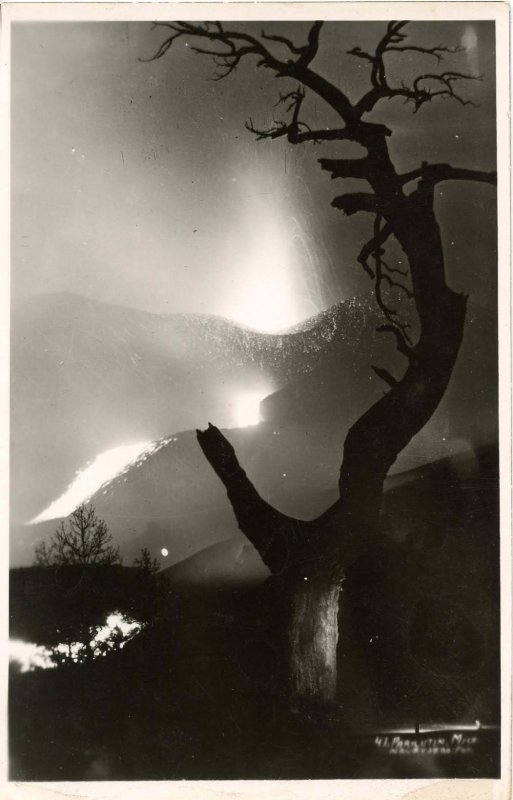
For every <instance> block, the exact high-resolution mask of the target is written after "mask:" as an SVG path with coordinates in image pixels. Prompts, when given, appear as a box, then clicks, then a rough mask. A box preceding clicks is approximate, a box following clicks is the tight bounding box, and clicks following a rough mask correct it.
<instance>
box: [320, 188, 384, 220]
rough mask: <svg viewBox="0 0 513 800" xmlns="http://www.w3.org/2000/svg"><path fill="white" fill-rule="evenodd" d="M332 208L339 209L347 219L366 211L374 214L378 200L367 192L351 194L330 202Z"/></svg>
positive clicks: (342, 195)
mask: <svg viewBox="0 0 513 800" xmlns="http://www.w3.org/2000/svg"><path fill="white" fill-rule="evenodd" d="M331 205H332V206H333V208H338V209H340V210H341V211H342V212H343V213H344V214H346V215H347V216H348V217H350V216H352V215H353V214H357V213H358V211H368V212H371V213H374V214H375V213H376V211H377V209H378V200H377V197H376V195H374V194H370V193H367V192H352V193H350V194H341V195H339V197H335V198H334V199H333V200H332V201H331Z"/></svg>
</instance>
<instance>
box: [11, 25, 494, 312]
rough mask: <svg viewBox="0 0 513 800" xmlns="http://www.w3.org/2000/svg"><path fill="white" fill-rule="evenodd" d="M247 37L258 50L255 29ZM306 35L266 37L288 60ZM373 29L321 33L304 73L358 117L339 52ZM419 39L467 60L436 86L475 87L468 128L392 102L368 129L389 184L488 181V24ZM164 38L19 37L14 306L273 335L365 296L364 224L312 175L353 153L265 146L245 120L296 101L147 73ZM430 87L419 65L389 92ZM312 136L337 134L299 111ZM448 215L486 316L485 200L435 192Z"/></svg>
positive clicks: (400, 66) (456, 261) (405, 65)
mask: <svg viewBox="0 0 513 800" xmlns="http://www.w3.org/2000/svg"><path fill="white" fill-rule="evenodd" d="M253 26H254V28H253V30H254V32H255V33H258V32H259V31H260V29H261V28H262V23H257V24H255V23H253ZM247 27H251V25H249V24H247ZM307 27H308V26H306V27H305V24H304V23H286V24H283V25H281V24H278V23H274V24H269V25H266V29H267V30H269V31H271V30H274V31H276V30H278V29H280V30H282V31H285V32H286V33H287V34H288V35H292V36H294V38H295V39H296V40H297V41H298V42H300V41H302V40H303V39H304V35H305V31H306V30H307ZM383 30H384V23H347V22H342V23H330V24H327V25H326V26H325V28H324V30H323V33H322V46H321V52H320V53H319V55H318V57H317V58H316V61H315V63H314V67H315V68H317V69H318V70H319V71H320V72H322V73H323V74H325V75H326V76H327V77H329V78H331V79H332V80H334V81H337V82H339V84H340V85H341V86H344V87H346V89H347V91H348V93H349V94H350V96H351V97H353V98H356V96H358V95H359V94H360V93H361V91H363V90H364V89H365V87H366V86H367V81H368V68H367V66H366V65H365V64H364V63H363V62H360V61H359V60H357V59H354V58H351V57H350V56H347V55H345V53H346V51H347V50H348V49H350V48H351V47H353V46H355V45H360V46H362V47H363V49H368V48H371V47H372V45H373V44H375V43H376V42H377V40H378V39H379V38H380V35H381V34H382V32H383ZM410 32H411V36H412V40H413V39H415V40H416V42H417V43H423V44H428V43H429V44H431V45H437V44H440V43H442V42H443V43H446V44H448V45H461V44H463V45H465V46H466V47H467V52H466V53H461V54H459V55H457V56H451V57H449V59H448V60H447V68H448V69H450V68H457V69H460V70H463V71H471V72H475V73H482V74H483V75H484V80H483V81H482V82H479V83H465V85H462V92H463V93H464V94H465V96H466V97H468V98H469V99H472V100H474V101H475V102H478V103H479V105H480V107H479V109H474V108H472V107H470V106H469V107H462V106H460V105H458V104H456V103H453V102H451V101H445V102H438V103H432V104H431V105H430V106H425V107H423V109H422V110H421V111H420V112H419V113H418V114H417V115H413V114H412V109H411V106H404V105H403V104H402V103H401V102H396V101H394V102H387V103H382V104H381V105H380V106H379V107H378V113H377V115H376V118H377V117H378V116H379V118H380V119H382V120H383V121H385V122H387V123H388V124H389V125H391V126H392V128H393V136H392V138H391V142H390V146H391V151H392V154H393V156H394V157H395V159H396V163H397V165H398V166H399V168H400V169H408V168H412V167H415V166H417V165H418V164H419V162H420V161H421V160H444V161H450V162H451V163H453V164H455V165H457V166H470V167H472V166H475V167H476V168H480V169H493V168H494V165H495V111H494V91H495V87H494V70H495V67H494V47H493V42H494V31H493V23H488V22H475V23H474V22H468V23H467V22H452V23H413V24H412V25H411V26H410ZM164 37H165V31H164V30H163V29H156V30H152V27H151V25H149V24H147V23H143V22H136V23H122V22H119V23H118V22H114V23H84V22H82V23H34V24H33V23H18V24H15V25H14V26H13V31H12V48H13V60H12V81H13V84H12V86H13V91H12V122H13V130H12V142H13V175H12V187H13V276H12V277H13V296H14V300H15V302H16V301H18V300H19V299H20V298H23V297H24V296H26V295H27V294H31V293H34V292H36V293H37V292H54V291H62V290H66V291H72V292H76V293H79V294H83V295H87V296H90V297H93V298H97V299H104V300H106V301H110V302H117V303H120V304H123V305H127V306H132V307H137V308H142V309H147V310H150V311H154V312H158V313H167V312H175V311H195V312H208V313H216V314H222V315H225V316H229V317H232V318H236V319H239V320H242V321H245V322H247V323H248V324H253V325H255V326H256V327H258V326H259V324H260V326H261V327H267V328H273V327H274V328H279V327H281V326H283V325H287V324H290V323H292V322H294V321H296V320H298V319H300V318H304V317H306V316H309V315H310V314H311V313H314V312H316V311H317V310H320V309H321V308H323V307H326V306H328V305H330V304H331V303H333V302H335V301H337V300H340V299H342V298H343V297H346V296H352V295H353V294H354V293H358V292H361V291H363V290H368V289H369V288H370V287H369V283H368V279H367V278H366V276H365V275H361V273H360V271H359V269H358V267H357V266H355V256H356V255H357V253H358V250H359V247H360V246H361V244H362V242H363V241H365V239H366V238H369V233H370V225H371V221H370V219H369V218H368V217H366V215H363V216H362V215H358V217H352V218H350V219H346V218H344V217H343V216H342V215H341V213H340V212H337V211H336V210H334V209H332V208H331V207H330V201H331V199H332V198H333V197H334V196H335V195H337V194H340V193H341V191H343V184H342V183H341V182H340V181H337V182H333V181H330V179H329V175H328V174H327V173H323V172H322V171H321V170H320V168H319V165H318V164H317V158H318V157H319V156H321V155H324V156H328V157H329V156H331V157H334V156H336V155H337V154H340V153H341V152H342V147H348V145H344V146H342V145H338V146H337V145H329V144H324V145H312V144H310V145H300V146H296V147H294V146H291V145H288V144H287V143H285V142H283V141H281V140H277V141H274V142H256V141H255V139H254V137H253V136H252V135H251V134H250V133H248V132H247V131H246V130H245V128H244V121H245V120H246V119H248V117H250V116H251V117H253V119H254V121H255V123H257V124H260V123H263V124H265V123H266V122H269V121H270V119H271V118H272V115H275V117H277V118H278V119H279V118H280V116H282V115H283V112H282V110H281V109H279V108H278V109H276V108H274V109H273V108H272V105H273V104H274V103H275V102H276V99H277V97H278V91H279V90H280V89H281V90H282V91H283V90H285V89H286V88H287V86H289V84H287V83H285V82H284V81H281V82H280V83H278V82H277V81H276V80H275V79H274V78H273V77H272V75H271V73H269V72H268V71H263V70H257V69H256V67H255V62H254V61H252V60H249V61H248V62H247V63H243V64H242V65H241V66H240V68H239V70H238V71H237V72H236V73H235V74H234V75H232V76H230V77H229V78H228V79H226V80H223V81H220V82H214V81H211V80H209V78H211V77H212V75H213V74H214V65H213V64H212V62H211V60H210V59H209V58H207V57H205V56H199V55H195V54H193V53H192V52H191V51H190V50H189V49H188V48H187V46H186V43H185V42H184V41H180V42H179V43H177V44H176V46H174V47H173V48H172V50H171V51H169V52H168V54H167V56H165V57H164V58H163V59H161V60H159V61H156V62H152V63H142V62H140V61H139V60H138V59H139V58H140V57H147V56H149V55H151V53H152V52H154V51H155V49H156V48H157V47H158V45H159V43H160V42H161V41H162V40H163V38H164ZM421 58H422V57H421ZM427 68H429V70H433V69H434V68H436V64H433V63H432V59H428V61H427V62H426V60H425V59H423V58H422V61H419V60H418V56H414V59H413V61H412V62H411V63H409V61H408V59H404V58H403V59H402V61H401V62H399V61H397V62H396V66H394V67H393V68H392V74H395V75H396V76H397V80H399V81H400V80H401V79H404V80H407V79H408V77H409V76H410V75H411V74H412V72H411V70H412V69H414V71H415V73H420V72H423V71H426V69H427ZM305 119H307V121H309V122H311V124H312V125H313V126H314V127H315V126H318V125H322V124H330V123H329V122H328V120H330V119H332V118H331V117H330V116H329V113H328V114H326V111H325V109H324V108H323V106H322V103H321V101H319V100H315V98H310V99H309V100H308V104H305ZM355 150H356V146H355ZM356 154H357V153H356V152H355V155H356ZM439 213H440V217H441V219H442V221H443V223H444V225H443V230H444V239H445V243H446V248H447V260H448V266H449V270H450V274H451V277H452V280H453V284H455V285H456V287H457V288H460V289H464V290H465V291H468V292H470V293H471V295H473V297H474V299H476V300H477V301H478V302H481V303H486V304H490V305H493V304H494V303H495V282H494V279H493V278H494V275H495V272H496V263H495V256H494V237H495V217H494V214H495V190H494V188H493V187H487V186H479V185H471V184H464V185H463V189H462V188H461V186H458V185H455V184H448V185H445V186H444V189H443V195H442V196H441V197H440V200H439ZM359 217H361V218H359ZM473 266H475V267H476V268H475V269H472V267H473Z"/></svg>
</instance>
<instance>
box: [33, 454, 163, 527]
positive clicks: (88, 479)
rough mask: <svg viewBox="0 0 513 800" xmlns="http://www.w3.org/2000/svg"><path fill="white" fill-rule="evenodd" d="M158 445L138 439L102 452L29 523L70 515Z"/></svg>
mask: <svg viewBox="0 0 513 800" xmlns="http://www.w3.org/2000/svg"><path fill="white" fill-rule="evenodd" d="M154 447H155V443H153V442H136V443H135V444H129V445H125V446H123V447H114V448H112V449H111V450H106V451H105V452H104V453H100V455H98V456H96V458H95V459H94V461H93V462H92V464H89V465H88V466H87V467H85V469H83V470H80V471H79V472H78V473H77V475H76V478H75V480H74V481H73V482H72V483H71V484H70V486H68V488H67V489H66V491H65V492H64V494H62V495H61V496H60V497H58V498H57V500H54V501H53V503H51V504H50V505H49V506H48V508H45V510H44V511H42V512H41V513H40V514H39V515H38V516H37V517H34V519H32V520H30V523H29V524H31V525H32V524H35V523H37V522H45V521H46V520H50V519H57V518H59V517H67V516H68V514H71V513H72V512H73V511H74V510H75V508H77V506H79V505H80V504H81V503H85V502H87V500H89V498H90V497H92V495H93V494H94V493H95V492H97V491H98V489H100V488H101V486H103V484H104V483H107V482H108V481H110V480H112V478H115V477H116V475H118V474H119V473H120V472H122V471H123V470H124V469H125V468H126V467H128V466H130V465H131V464H133V463H134V461H136V460H137V459H138V458H139V457H140V456H142V455H143V454H144V453H146V452H147V451H149V450H150V448H151V450H153V449H154Z"/></svg>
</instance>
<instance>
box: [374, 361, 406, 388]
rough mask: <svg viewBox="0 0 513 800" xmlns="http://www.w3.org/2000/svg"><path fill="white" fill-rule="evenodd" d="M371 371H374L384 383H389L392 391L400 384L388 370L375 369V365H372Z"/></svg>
mask: <svg viewBox="0 0 513 800" xmlns="http://www.w3.org/2000/svg"><path fill="white" fill-rule="evenodd" d="M371 369H373V370H374V372H375V373H376V375H377V376H378V378H381V380H382V381H385V383H387V384H388V386H390V388H391V389H393V388H394V387H395V386H397V384H398V383H399V381H397V380H396V379H395V378H394V376H393V375H392V374H391V373H390V372H389V371H388V370H387V369H383V368H382V367H375V366H374V365H371Z"/></svg>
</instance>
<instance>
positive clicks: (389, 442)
mask: <svg viewBox="0 0 513 800" xmlns="http://www.w3.org/2000/svg"><path fill="white" fill-rule="evenodd" d="M406 24H407V23H406V22H404V21H398V22H395V21H394V22H390V23H389V24H388V25H387V28H386V32H385V34H384V36H383V37H382V39H381V41H380V42H378V45H377V47H376V49H375V51H374V52H373V53H367V52H364V51H362V50H361V49H360V48H358V47H354V48H353V49H352V50H350V51H349V52H350V54H352V55H353V56H355V57H356V58H358V59H362V60H364V61H365V62H366V63H368V64H369V66H370V84H371V86H370V88H369V90H368V91H367V92H366V93H365V94H364V95H363V96H362V97H361V98H360V99H359V100H358V101H357V102H350V100H349V98H348V96H347V95H346V93H345V92H344V91H343V90H342V89H340V88H339V87H338V86H335V85H334V84H333V83H331V82H330V81H328V80H326V79H325V78H324V77H322V75H320V74H319V73H318V72H316V71H315V70H314V69H313V68H312V66H311V64H312V61H313V60H314V58H315V55H316V53H317V51H318V48H319V37H320V32H321V28H322V23H321V22H315V23H314V24H313V25H312V26H311V28H310V31H309V34H308V37H307V42H306V44H305V45H303V46H298V45H296V44H295V43H294V42H293V41H291V40H290V39H289V38H287V37H285V36H277V35H267V34H266V33H265V31H262V32H261V34H260V36H259V37H257V36H253V35H251V34H249V33H246V32H242V31H240V30H238V29H237V30H232V29H231V28H230V27H225V24H224V23H221V22H205V23H202V24H196V23H190V22H166V23H158V25H160V26H162V27H164V28H167V29H168V30H170V31H171V33H170V35H169V36H168V38H166V40H165V41H164V42H163V43H162V44H161V46H160V48H159V50H158V51H157V52H156V54H155V55H154V56H153V58H160V57H161V56H163V55H164V54H165V53H166V52H167V51H168V50H169V48H170V47H171V46H172V44H173V43H174V42H175V41H176V40H177V39H180V38H185V39H186V40H187V43H188V44H189V47H190V49H191V50H193V51H194V52H195V53H200V54H205V55H209V56H212V57H213V59H214V62H215V63H216V65H217V67H218V70H219V71H218V74H217V75H216V78H217V79H221V78H225V77H227V76H228V75H230V73H232V72H233V71H234V70H235V69H236V68H237V67H238V65H239V63H240V62H241V60H242V59H246V58H250V57H254V58H256V64H257V66H258V67H264V68H266V69H269V70H271V71H272V72H274V73H275V75H276V76H277V77H278V78H290V79H293V80H294V81H297V83H298V86H297V88H296V89H294V90H293V91H289V92H288V93H286V94H282V95H281V96H280V98H279V101H278V103H279V105H281V106H283V107H284V113H285V115H286V116H287V119H286V120H284V121H275V122H274V123H273V124H272V126H271V127H269V128H267V129H264V128H259V127H257V126H256V125H255V124H254V122H253V120H249V122H247V123H246V127H247V129H248V130H249V131H251V132H252V133H253V134H254V135H256V136H257V138H259V139H266V138H271V139H276V138H278V137H284V138H286V139H287V140H288V141H289V142H291V143H292V144H300V143H302V142H309V141H314V142H341V141H351V142H355V143H357V144H358V145H360V146H361V147H362V148H363V151H364V153H365V154H364V156H363V157H361V158H355V159H345V158H338V159H325V158H321V159H319V161H320V165H321V167H322V169H324V170H327V171H329V172H331V174H332V177H333V178H337V179H339V178H341V179H344V178H359V179H364V180H365V181H366V182H367V183H368V185H369V188H370V191H366V192H355V193H345V194H341V195H339V196H338V197H336V198H335V199H334V200H333V202H332V205H333V206H334V207H335V208H338V209H340V210H341V211H342V212H343V213H345V214H347V215H352V214H356V213H367V214H370V215H371V216H372V217H373V219H374V223H373V235H372V237H371V238H370V240H369V241H368V242H367V243H366V244H365V245H364V246H363V248H362V250H361V253H360V256H359V259H358V260H359V262H360V264H361V265H362V267H363V268H364V269H365V270H366V272H367V273H368V275H369V276H370V278H371V279H372V280H373V282H374V294H375V298H376V302H377V304H378V306H379V307H380V309H381V311H382V312H383V315H384V317H385V324H384V325H383V326H382V327H381V328H380V330H381V331H383V332H386V333H391V334H392V335H393V337H394V339H395V344H396V346H397V349H398V351H399V352H400V353H401V355H402V356H403V357H404V358H405V361H406V364H405V369H404V373H403V374H402V376H400V377H398V378H395V377H393V376H392V375H391V374H390V373H389V372H388V370H386V369H384V368H383V367H374V369H375V371H376V373H377V374H378V376H379V377H381V378H382V379H383V380H384V382H385V383H386V385H387V391H386V393H385V394H384V396H383V397H382V398H381V399H380V400H379V401H378V402H377V403H375V404H374V405H373V406H372V407H371V408H370V409H369V410H368V411H366V412H365V413H364V414H362V416H361V417H360V418H359V419H358V420H357V421H356V422H355V423H354V424H353V425H352V427H351V428H350V430H349V432H348V434H347V436H346V439H345V442H344V448H343V459H342V465H341V469H340V479H339V490H340V496H339V499H338V500H337V502H336V503H335V504H334V505H333V506H331V508H329V509H328V510H327V511H326V512H325V513H324V514H322V515H321V516H320V517H319V518H318V519H315V520H313V521H309V522H306V521H304V520H299V519H293V518H291V517H289V516H287V515H285V514H282V513H280V512H279V511H277V510H276V509H274V508H272V507H271V506H270V505H269V504H268V503H266V502H265V500H263V499H262V498H261V497H260V495H259V494H258V493H257V491H256V489H255V488H254V486H253V485H252V483H251V482H250V480H249V479H248V477H247V476H246V474H245V472H244V471H243V469H242V468H241V466H240V465H239V463H238V461H237V457H236V455H235V452H234V450H233V448H232V446H231V445H230V443H229V442H228V441H227V440H226V438H225V437H224V436H223V434H222V433H221V432H220V431H219V430H218V429H217V428H216V427H214V426H213V425H211V424H209V426H208V428H207V430H204V431H198V433H197V435H198V442H199V444H200V446H201V448H202V450H203V452H204V454H205V456H206V457H207V459H208V460H209V462H210V464H211V465H212V467H213V468H214V470H215V471H216V473H217V475H218V476H219V478H220V479H221V481H222V482H223V484H224V486H225V487H226V490H227V492H228V497H229V499H230V502H231V504H232V507H233V510H234V513H235V516H236V518H237V522H238V524H239V527H240V529H241V531H242V532H243V533H244V534H245V535H246V536H247V538H248V539H249V540H250V541H251V542H252V544H253V545H254V546H255V548H256V549H257V551H258V552H259V554H260V556H261V557H262V560H263V561H264V563H265V564H266V565H267V566H268V567H269V569H270V570H271V573H272V574H273V575H275V576H276V575H280V576H281V578H282V580H283V582H284V585H285V586H286V587H287V591H286V597H287V598H288V653H289V667H290V682H291V692H292V695H293V696H295V697H303V698H305V697H317V698H322V699H324V700H327V699H332V698H334V697H335V692H336V680H337V665H336V648H337V638H338V624H337V612H338V603H339V593H340V586H341V582H342V580H343V576H344V572H345V570H346V569H347V567H348V565H349V564H350V563H351V562H352V561H353V560H354V559H355V558H357V557H358V556H359V555H361V554H362V553H364V552H365V551H366V550H367V549H368V548H369V547H371V546H373V544H374V543H375V542H376V539H377V536H378V531H379V514H380V507H381V501H382V495H383V485H384V481H385V477H386V475H387V473H388V471H389V469H390V467H391V466H392V464H393V463H394V461H395V460H396V458H397V456H398V454H399V453H400V452H401V450H403V448H404V447H405V446H406V445H407V444H408V443H409V442H410V440H411V439H412V437H413V436H415V434H416V433H417V432H418V431H420V430H421V429H422V428H423V426H424V425H425V424H426V423H427V422H428V420H429V419H430V417H431V416H432V414H433V412H434V411H435V409H436V408H437V406H438V404H439V403H440V400H441V398H442V396H443V394H444V392H445V390H446V387H447V384H448V382H449V379H450V377H451V373H452V371H453V367H454V364H455V361H456V358H457V355H458V351H459V348H460V344H461V340H462V335H463V329H464V323H465V313H466V302H467V300H466V297H465V296H463V295H461V294H457V293H456V292H454V291H453V290H452V289H450V288H449V286H448V285H447V282H446V276H445V269H444V253H443V248H442V241H441V236H440V229H439V225H438V222H437V219H436V216H435V211H434V189H435V186H436V185H437V184H439V183H440V182H442V181H451V180H472V181H481V182H485V183H490V184H495V183H496V173H495V172H478V171H474V170H470V169H459V168H457V167H453V166H450V165H449V164H428V163H425V162H422V163H421V165H420V166H419V167H418V168H417V169H415V170H413V171H412V172H409V173H407V174H405V175H401V174H399V173H398V172H397V170H396V169H395V167H394V164H393V163H392V160H391V158H390V154H389V148H388V139H389V137H390V135H391V131H390V129H389V128H387V127H386V126H385V125H382V124H377V123H375V122H369V121H367V120H366V119H365V115H366V114H368V113H369V112H371V111H374V110H375V109H376V106H378V105H379V103H380V102H381V101H382V100H384V99H389V98H394V97H400V98H403V99H404V101H405V102H407V103H411V104H412V106H413V109H414V111H415V112H418V111H419V109H420V108H421V107H422V106H423V105H425V104H426V103H428V102H431V101H433V100H435V99H437V98H446V99H452V100H454V101H456V102H458V103H460V104H463V105H471V104H470V103H469V101H466V100H465V99H464V98H463V97H462V96H461V95H460V94H459V93H458V87H459V86H460V85H461V84H462V83H464V82H465V81H469V80H480V77H479V76H474V75H468V74H465V73H460V72H455V71H445V72H443V71H442V72H434V71H433V72H431V71H430V72H426V73H423V74H420V75H418V76H417V77H416V78H415V79H414V80H413V81H412V82H411V84H410V85H405V84H401V85H400V86H393V85H391V83H390V81H389V78H388V76H387V64H386V62H387V57H388V54H390V53H392V52H394V53H396V54H397V53H399V54H400V53H404V52H413V53H418V54H421V55H422V56H426V57H432V58H433V59H434V61H436V62H439V61H440V60H441V59H442V58H443V56H444V55H445V54H447V53H454V52H456V51H457V49H458V48H456V49H454V50H451V49H450V48H447V47H444V46H442V45H440V46H438V47H432V48H425V47H420V46H416V45H413V44H409V43H408V41H407V34H406V33H405V26H406ZM271 46H272V47H273V48H274V49H273V50H271ZM284 49H285V51H286V53H287V55H286V58H283V57H278V56H277V55H276V54H275V51H279V52H281V53H283V52H284ZM307 89H308V90H310V91H311V92H313V93H315V94H316V95H317V96H318V97H319V98H321V99H322V100H324V101H325V102H326V103H327V105H328V106H330V107H331V109H332V110H334V111H335V112H336V114H337V115H338V117H339V119H340V122H341V124H340V127H338V128H324V129H319V130H312V129H311V128H310V127H309V125H308V124H307V123H306V122H305V121H304V120H303V119H302V118H301V112H302V107H303V102H304V99H305V94H306V90H307ZM407 186H409V187H410V189H409V191H406V187H407ZM392 237H393V238H395V240H396V241H397V242H398V244H399V245H400V247H401V248H402V250H403V251H404V253H405V255H406V261H407V263H408V268H407V269H401V268H399V267H390V266H389V265H388V264H387V263H386V262H385V260H384V258H383V257H384V255H385V248H386V244H387V242H388V240H389V239H391V238H392ZM390 290H392V291H390ZM397 291H399V292H401V293H403V294H404V295H405V296H407V297H408V298H411V299H412V300H413V302H414V304H415V308H416V313H417V317H418V330H419V333H418V335H417V337H416V340H415V341H413V339H412V335H411V333H410V331H409V327H408V324H407V322H405V321H404V320H401V318H400V314H399V312H398V310H397V309H395V308H394V307H392V305H391V303H392V300H391V299H390V295H391V294H392V293H393V292H397Z"/></svg>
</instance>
